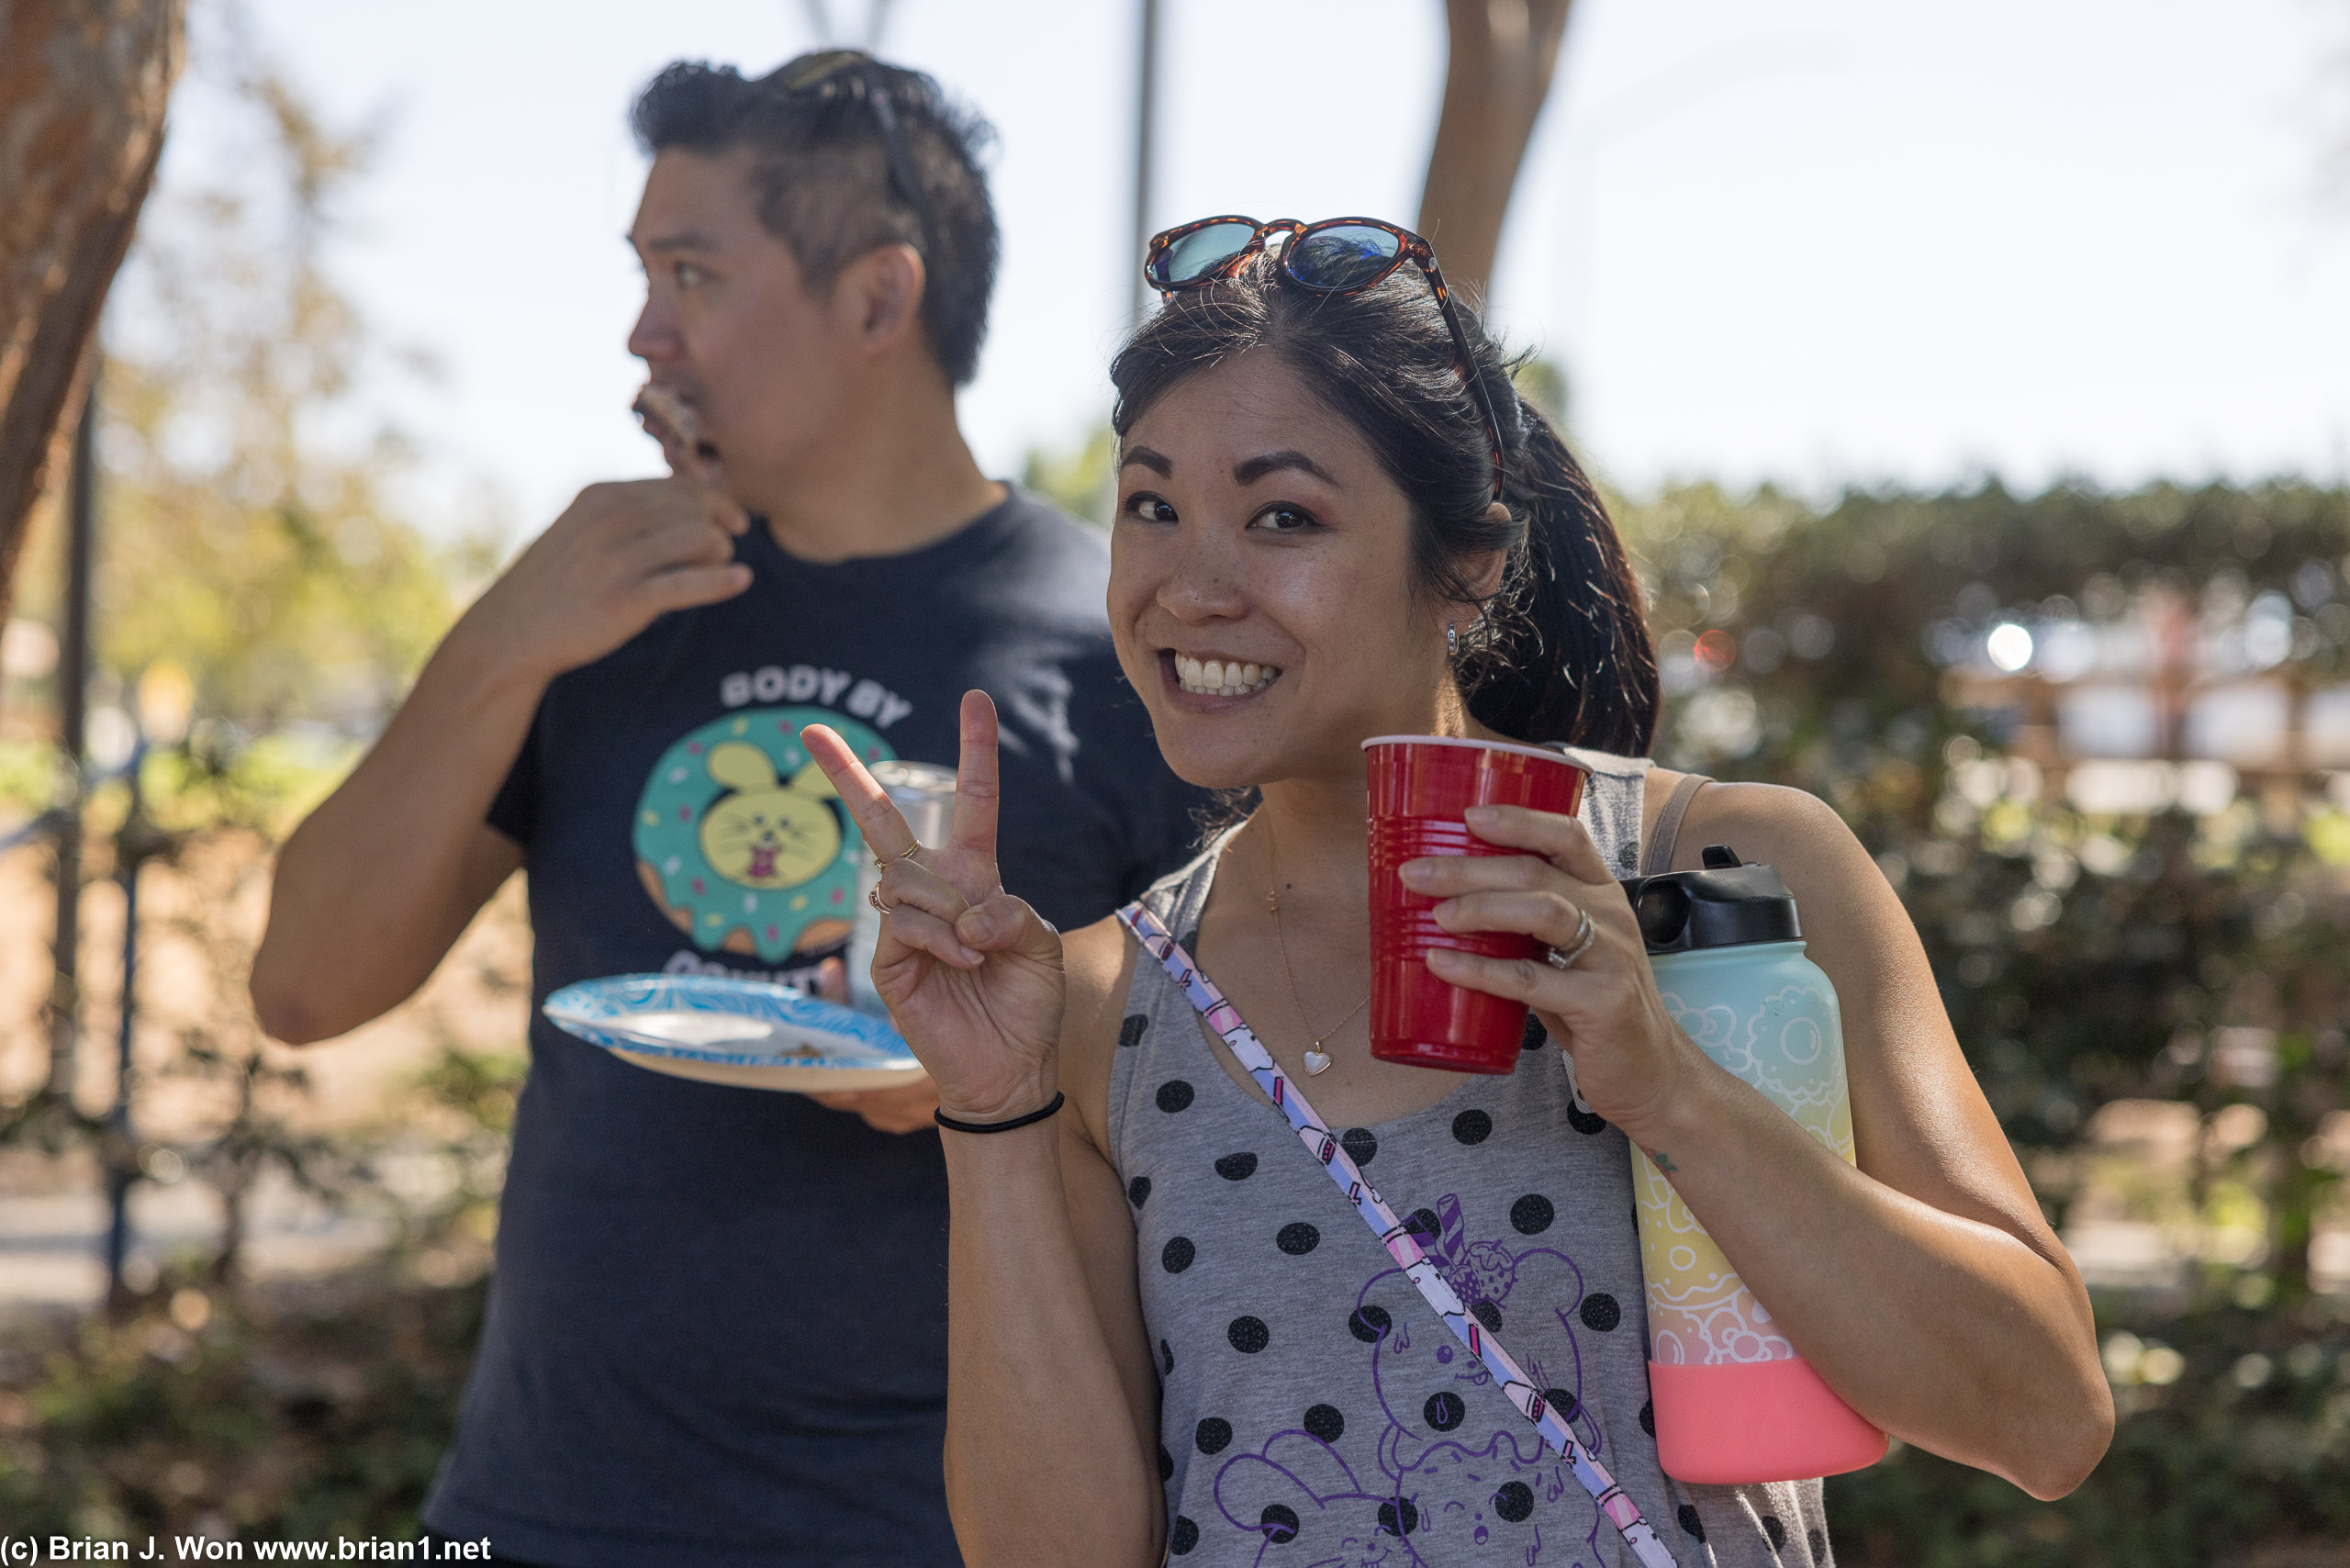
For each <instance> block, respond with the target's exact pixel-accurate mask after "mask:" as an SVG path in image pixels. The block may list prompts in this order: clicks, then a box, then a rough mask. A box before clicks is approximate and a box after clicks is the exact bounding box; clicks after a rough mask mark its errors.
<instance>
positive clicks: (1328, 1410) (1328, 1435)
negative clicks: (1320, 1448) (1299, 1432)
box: [1305, 1405, 1347, 1443]
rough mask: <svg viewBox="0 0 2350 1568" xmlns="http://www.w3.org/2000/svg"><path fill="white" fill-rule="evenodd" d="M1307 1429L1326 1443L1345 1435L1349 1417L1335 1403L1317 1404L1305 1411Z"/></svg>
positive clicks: (1335, 1440) (1333, 1441)
mask: <svg viewBox="0 0 2350 1568" xmlns="http://www.w3.org/2000/svg"><path fill="white" fill-rule="evenodd" d="M1305 1429H1306V1430H1307V1431H1309V1432H1311V1433H1313V1434H1314V1435H1315V1437H1317V1438H1319V1439H1322V1440H1323V1441H1324V1442H1326V1443H1335V1442H1337V1440H1338V1439H1339V1438H1340V1437H1342V1436H1344V1435H1345V1433H1346V1429H1347V1418H1346V1417H1345V1416H1344V1415H1343V1414H1342V1413H1340V1411H1339V1409H1338V1407H1337V1406H1335V1405H1316V1406H1314V1407H1313V1408H1312V1409H1310V1410H1308V1411H1306V1413H1305Z"/></svg>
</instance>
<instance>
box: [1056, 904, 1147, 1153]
mask: <svg viewBox="0 0 2350 1568" xmlns="http://www.w3.org/2000/svg"><path fill="white" fill-rule="evenodd" d="M1138 950H1139V949H1138V948H1137V947H1136V944H1135V940H1134V938H1133V937H1131V936H1129V935H1127V934H1126V928H1125V926H1123V925H1121V924H1118V921H1117V917H1116V916H1114V915H1113V916H1110V917H1108V918H1106V919H1102V920H1097V921H1095V922H1094V923H1093V924H1091V925H1089V926H1086V927H1084V928H1083V929H1082V930H1079V931H1072V932H1070V933H1069V934H1068V935H1065V936H1064V937H1062V938H1061V968H1062V971H1063V973H1064V974H1065V975H1066V977H1067V983H1068V987H1069V989H1068V991H1067V992H1066V1001H1065V1002H1063V1004H1062V1011H1061V1043H1060V1077H1061V1090H1062V1092H1064V1093H1066V1094H1067V1095H1068V1096H1069V1102H1070V1103H1071V1104H1073V1105H1075V1106H1076V1107H1077V1108H1078V1111H1079V1113H1080V1114H1081V1115H1082V1117H1083V1118H1084V1122H1085V1127H1086V1132H1087V1134H1088V1136H1089V1137H1090V1138H1091V1141H1092V1142H1093V1144H1094V1146H1095V1147H1096V1148H1108V1146H1109V1145H1108V1126H1109V1105H1110V1065H1111V1062H1112V1061H1113V1059H1114V1054H1115V1052H1116V1050H1117V1048H1118V1029H1119V1025H1121V1024H1123V1023H1124V1022H1125V1010H1126V992H1127V991H1128V990H1129V988H1131V987H1132V985H1133V983H1134V972H1135V955H1136V952H1137V951H1138Z"/></svg>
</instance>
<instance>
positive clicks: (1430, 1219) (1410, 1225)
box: [1404, 1209, 1444, 1247]
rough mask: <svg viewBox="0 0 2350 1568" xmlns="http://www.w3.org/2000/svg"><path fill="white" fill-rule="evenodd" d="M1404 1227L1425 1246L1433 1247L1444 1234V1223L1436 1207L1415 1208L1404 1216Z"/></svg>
mask: <svg viewBox="0 0 2350 1568" xmlns="http://www.w3.org/2000/svg"><path fill="white" fill-rule="evenodd" d="M1404 1229H1405V1230H1408V1231H1410V1232H1411V1233H1412V1236H1413V1238H1414V1239H1416V1240H1417V1241H1418V1242H1419V1244H1420V1245H1421V1246H1423V1247H1433V1246H1435V1245H1436V1244H1437V1238H1438V1237H1440V1236H1442V1235H1443V1234H1444V1225H1443V1223H1442V1222H1441V1221H1439V1220H1438V1218H1437V1217H1436V1211H1435V1210H1434V1209H1414V1210H1413V1211H1412V1212H1411V1213H1410V1214H1408V1215H1404Z"/></svg>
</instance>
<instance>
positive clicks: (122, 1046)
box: [101, 733, 149, 1310]
mask: <svg viewBox="0 0 2350 1568" xmlns="http://www.w3.org/2000/svg"><path fill="white" fill-rule="evenodd" d="M146 760H147V737H146V735H145V734H143V733H142V734H140V736H139V737H138V739H137V740H136V741H135V742H134V743H133V744H132V745H131V748H130V765H129V767H130V771H129V774H127V775H126V777H127V778H128V779H129V784H130V809H129V811H127V812H124V813H123V819H122V831H121V832H120V833H118V834H116V835H115V857H116V860H117V865H116V868H115V875H116V877H117V879H119V880H120V881H121V883H122V1004H121V1006H120V1007H119V1008H118V1009H117V1011H118V1012H119V1013H120V1014H121V1016H122V1027H121V1030H120V1032H119V1033H118V1034H117V1036H116V1041H115V1079H114V1108H113V1109H112V1110H111V1111H110V1112H108V1113H107V1115H106V1137H105V1139H104V1141H103V1143H102V1145H101V1149H102V1152H103V1154H104V1156H105V1160H106V1212H107V1224H106V1304H107V1305H108V1306H110V1307H113V1308H116V1309H117V1310H119V1309H120V1308H121V1307H123V1306H124V1305H127V1304H128V1303H129V1299H130V1293H129V1289H128V1287H126V1286H125V1285H124V1283H123V1280H122V1265H123V1260H125V1259H126V1258H128V1257H129V1255H130V1186H131V1183H132V1182H136V1181H138V1180H139V1140H138V1138H137V1137H136V1135H135V1134H134V1133H133V1131H132V1128H131V1122H130V1089H131V1071H130V1041H131V1031H132V1028H133V1026H134V1025H135V1024H136V1023H137V1021H138V1016H139V868H140V866H141V865H143V864H144V863H145V862H146V858H147V850H148V847H149V846H148V843H147V840H148V838H149V834H148V832H147V821H146V812H147V797H146V792H145V791H144V790H141V789H140V785H139V775H140V771H141V768H140V765H141V764H142V763H144V762H145V761H146Z"/></svg>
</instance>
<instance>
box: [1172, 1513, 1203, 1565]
mask: <svg viewBox="0 0 2350 1568" xmlns="http://www.w3.org/2000/svg"><path fill="white" fill-rule="evenodd" d="M1199 1544H1200V1527H1199V1526H1197V1525H1195V1524H1193V1523H1192V1521H1191V1520H1189V1519H1187V1518H1184V1517H1183V1516H1182V1515H1181V1514H1178V1515H1176V1516H1175V1523H1174V1526H1173V1528H1171V1529H1169V1530H1168V1532H1167V1550H1168V1551H1169V1552H1170V1553H1172V1554H1173V1555H1175V1556H1177V1557H1189V1556H1190V1555H1191V1554H1192V1549H1193V1548H1194V1547H1196V1546H1198V1545H1199Z"/></svg>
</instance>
